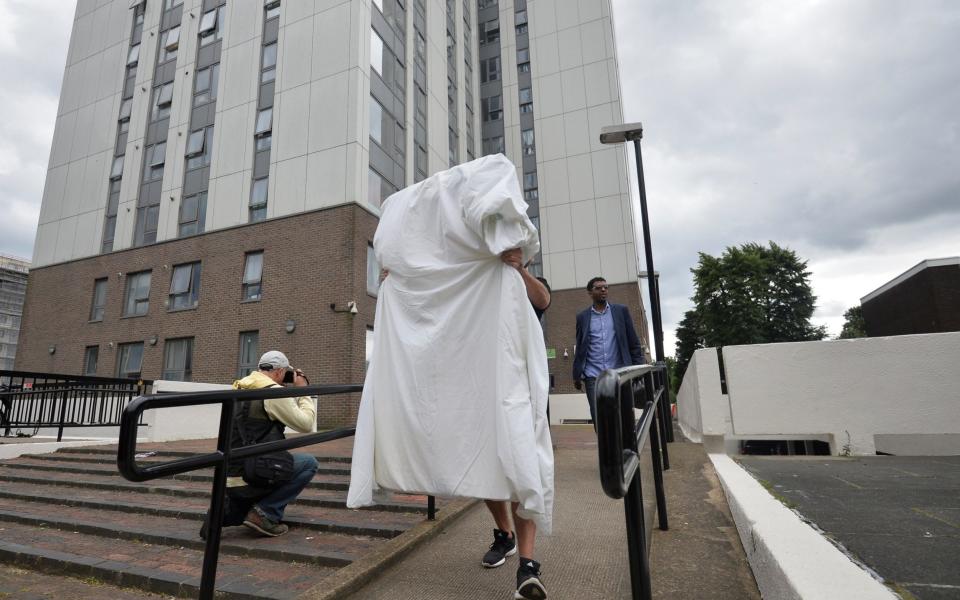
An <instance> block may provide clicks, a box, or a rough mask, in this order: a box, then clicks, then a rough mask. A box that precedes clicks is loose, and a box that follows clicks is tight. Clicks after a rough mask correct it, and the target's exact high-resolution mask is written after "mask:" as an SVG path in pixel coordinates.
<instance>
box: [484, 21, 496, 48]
mask: <svg viewBox="0 0 960 600" xmlns="http://www.w3.org/2000/svg"><path fill="white" fill-rule="evenodd" d="M499 39H500V21H499V20H497V19H493V20H490V21H487V22H486V23H480V43H481V44H489V43H490V42H496V41H498V40H499Z"/></svg>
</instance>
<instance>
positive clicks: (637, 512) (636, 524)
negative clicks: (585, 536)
mask: <svg viewBox="0 0 960 600" xmlns="http://www.w3.org/2000/svg"><path fill="white" fill-rule="evenodd" d="M623 510H624V513H625V514H626V517H627V551H628V556H629V560H630V588H631V591H632V596H631V598H632V599H633V600H651V599H652V598H653V592H652V591H651V589H650V563H649V562H648V558H647V531H646V527H645V526H644V522H643V493H642V491H641V489H640V474H639V473H637V474H636V475H634V477H633V481H632V482H631V483H630V489H629V490H628V491H627V495H626V496H625V497H624V499H623Z"/></svg>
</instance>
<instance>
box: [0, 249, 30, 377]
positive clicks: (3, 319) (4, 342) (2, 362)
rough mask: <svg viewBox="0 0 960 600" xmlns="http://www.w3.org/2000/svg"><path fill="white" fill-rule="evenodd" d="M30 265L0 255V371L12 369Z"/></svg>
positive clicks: (17, 259) (20, 260)
mask: <svg viewBox="0 0 960 600" xmlns="http://www.w3.org/2000/svg"><path fill="white" fill-rule="evenodd" d="M29 271H30V263H29V262H27V261H25V260H22V259H19V258H13V257H10V256H3V255H0V370H10V369H13V361H14V358H15V357H16V355H17V340H18V339H19V337H20V318H21V316H22V314H23V299H24V296H26V293H27V273H29Z"/></svg>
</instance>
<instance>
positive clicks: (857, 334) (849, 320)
mask: <svg viewBox="0 0 960 600" xmlns="http://www.w3.org/2000/svg"><path fill="white" fill-rule="evenodd" d="M843 318H844V322H843V329H842V330H841V331H840V339H841V340H847V339H850V338H861V337H867V323H866V321H864V320H863V307H862V306H860V305H859V304H858V305H857V306H853V307H850V308H848V309H847V312H845V313H843Z"/></svg>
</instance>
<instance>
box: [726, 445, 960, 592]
mask: <svg viewBox="0 0 960 600" xmlns="http://www.w3.org/2000/svg"><path fill="white" fill-rule="evenodd" d="M739 460H740V462H741V463H742V464H743V465H744V466H745V467H746V468H747V470H748V471H750V472H751V473H752V474H753V475H754V476H755V477H756V478H757V479H759V480H760V481H761V482H762V483H764V484H765V485H766V486H767V487H768V488H769V489H771V491H772V492H773V493H774V494H775V495H777V496H778V497H779V498H780V499H781V500H782V501H784V502H785V503H786V504H787V505H788V506H791V507H793V508H795V509H796V510H797V511H799V512H800V513H801V514H802V515H803V516H804V517H805V518H806V519H808V520H810V521H812V522H813V523H814V524H816V525H817V526H818V527H819V528H820V529H822V530H823V531H824V532H826V534H827V536H828V537H829V538H832V539H834V540H836V541H837V542H839V543H840V544H842V545H843V547H844V548H846V550H848V551H849V552H850V553H851V554H853V555H854V556H855V557H856V558H857V559H859V560H860V561H862V562H863V563H865V564H866V565H867V566H868V567H870V568H871V569H872V570H873V571H875V572H876V573H878V574H879V575H880V576H881V577H882V578H883V579H884V580H886V582H887V583H888V584H889V585H891V586H892V587H893V588H894V589H896V590H897V591H899V592H904V591H906V592H909V594H912V596H906V595H905V594H902V595H905V597H910V598H919V599H920V600H941V599H943V600H946V599H947V598H952V599H957V598H960V569H958V568H957V564H958V557H960V456H867V457H859V458H840V457H827V456H817V457H786V456H770V457H759V456H753V457H742V458H740V459H739Z"/></svg>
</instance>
